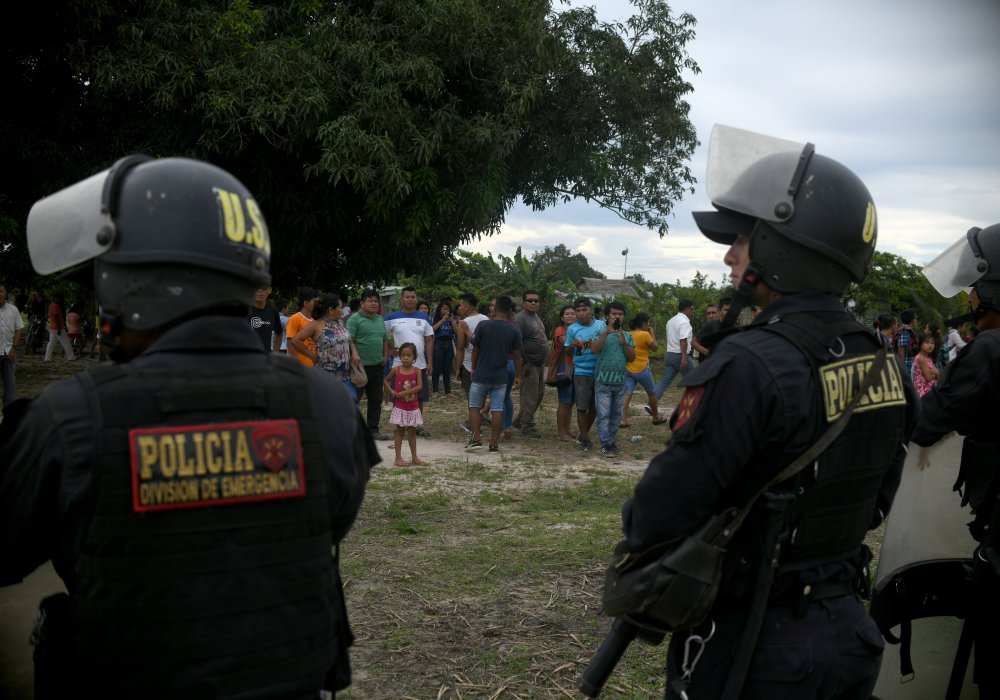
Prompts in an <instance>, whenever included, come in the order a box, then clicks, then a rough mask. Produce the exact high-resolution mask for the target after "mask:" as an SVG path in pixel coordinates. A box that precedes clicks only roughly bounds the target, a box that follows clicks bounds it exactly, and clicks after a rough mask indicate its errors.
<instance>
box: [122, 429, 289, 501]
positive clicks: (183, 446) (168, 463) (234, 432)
mask: <svg viewBox="0 0 1000 700" xmlns="http://www.w3.org/2000/svg"><path fill="white" fill-rule="evenodd" d="M129 451H130V456H131V460H130V461H131V468H132V509H133V510H135V511H136V512H145V511H156V510H177V509H180V508H197V507H203V506H213V505H228V504H231V503H248V502H253V501H266V500H270V499H275V498H294V497H298V496H304V495H305V492H306V482H305V471H304V469H303V464H302V440H301V438H300V436H299V425H298V422H297V421H295V420H267V421H240V422H234V423H211V424H203V425H171V426H163V427H158V428H136V429H134V430H130V431H129Z"/></svg>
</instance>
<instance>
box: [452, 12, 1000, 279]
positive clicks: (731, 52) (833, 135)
mask: <svg viewBox="0 0 1000 700" xmlns="http://www.w3.org/2000/svg"><path fill="white" fill-rule="evenodd" d="M574 4H581V5H582V4H588V5H590V4H593V5H594V6H596V8H597V12H598V16H599V17H600V18H601V19H603V20H621V19H625V18H627V17H628V16H629V15H631V14H633V8H632V6H631V5H630V4H629V3H628V2H626V1H625V0H597V1H596V2H592V3H591V2H585V1H583V2H581V1H578V0H574ZM669 4H670V7H671V9H672V11H673V13H674V14H675V15H677V14H680V13H681V12H689V13H691V14H693V15H694V16H695V17H696V18H697V20H698V23H697V26H696V33H697V36H696V39H695V40H694V41H693V42H692V43H691V44H689V46H688V51H689V53H690V55H691V57H692V58H693V59H694V60H695V62H696V63H698V65H699V66H700V67H701V70H702V72H701V73H700V74H699V75H695V76H689V80H690V82H691V83H692V84H693V85H694V92H693V93H691V94H689V95H688V102H689V103H690V105H691V118H692V120H693V122H694V125H695V128H696V129H697V132H698V138H699V140H700V141H701V146H700V147H699V148H698V150H696V151H695V154H694V156H693V159H692V163H691V169H692V172H693V173H694V174H695V176H696V177H697V178H698V181H699V182H698V185H697V186H696V193H695V194H694V195H691V196H689V197H687V198H686V199H685V200H684V201H683V202H680V203H679V204H678V205H677V206H676V208H675V213H674V216H673V218H672V219H671V221H670V227H671V231H670V233H669V234H668V235H667V236H666V237H664V238H662V239H661V238H659V237H658V236H657V234H656V233H655V232H653V231H650V230H648V229H646V228H644V227H640V226H635V225H631V224H627V223H625V222H623V221H622V220H621V219H620V218H618V217H617V216H616V215H614V214H612V213H610V212H607V211H604V210H602V209H600V207H598V206H597V205H594V204H586V203H583V202H574V203H571V204H565V205H557V206H555V207H552V208H550V209H548V210H546V211H544V212H532V211H531V210H530V209H528V208H526V207H524V206H523V205H517V206H515V207H514V208H513V209H512V210H511V211H510V212H508V215H507V220H506V223H505V225H504V226H503V229H502V232H501V234H500V235H498V236H492V237H490V238H487V239H484V240H482V241H479V242H477V243H474V244H470V245H469V246H463V247H465V248H466V249H468V250H474V251H477V252H481V253H487V252H491V251H492V252H493V253H498V252H499V253H503V254H506V255H511V254H513V252H514V251H515V249H516V248H517V246H518V245H520V246H522V247H523V250H524V252H525V253H531V252H532V251H534V250H540V249H542V248H544V247H545V246H547V245H548V246H554V245H556V244H559V243H563V244H565V245H566V246H568V247H569V248H570V249H571V250H572V251H573V252H582V253H584V254H585V255H586V256H587V259H588V260H589V261H590V264H591V267H594V268H595V269H597V270H600V271H601V272H603V273H604V274H606V275H607V276H608V277H616V278H621V277H622V275H623V274H624V273H625V272H626V270H625V258H624V257H623V256H622V255H621V252H622V250H623V249H624V248H626V247H627V248H628V249H629V255H628V270H627V272H628V274H629V275H631V274H633V273H636V272H638V273H641V274H642V275H643V276H644V277H645V278H646V279H649V280H652V281H654V282H674V281H675V280H677V279H680V280H681V281H682V282H684V283H687V282H688V281H689V280H690V279H691V278H692V276H693V275H694V273H695V271H701V272H702V273H704V274H707V275H708V276H709V279H711V280H712V281H721V279H722V277H723V275H724V274H725V273H726V272H727V271H728V270H727V268H726V267H725V266H723V265H722V262H721V258H722V255H723V253H724V252H725V251H724V249H723V247H722V246H718V245H716V244H713V243H711V242H710V241H708V240H707V239H705V238H704V237H702V236H701V234H700V233H699V232H698V230H697V228H696V227H695V226H694V222H693V221H692V219H691V215H690V212H691V211H697V210H701V209H708V208H710V207H711V205H710V204H709V203H708V200H707V198H706V197H705V194H704V188H703V184H702V183H703V180H704V176H705V166H706V149H707V147H708V140H709V135H710V134H711V130H712V125H713V124H715V123H722V124H728V125H730V126H736V127H740V128H743V129H748V130H750V131H757V132H761V133H764V134H769V135H771V136H777V137H780V138H785V139H788V140H791V141H798V142H805V141H810V142H812V143H814V144H815V145H816V151H817V152H818V153H821V154H823V155H826V156H829V157H832V158H834V159H836V160H839V161H840V162H842V163H843V164H844V165H846V166H847V167H849V168H851V169H852V170H854V171H855V172H856V173H857V174H858V175H859V176H860V177H861V179H862V180H864V182H865V184H867V185H868V188H869V190H870V191H871V192H872V196H873V198H874V200H875V206H876V208H877V210H878V249H879V250H885V251H889V252H892V253H895V254H897V255H900V256H902V257H904V258H906V259H907V260H909V261H911V262H913V263H916V264H923V263H925V262H927V261H929V260H930V259H932V258H933V257H934V256H935V255H936V254H937V253H939V252H940V251H941V250H943V249H944V248H945V247H947V245H948V244H949V243H950V242H951V241H953V240H954V239H956V238H958V236H960V235H962V234H964V233H965V231H966V230H967V229H968V228H969V227H971V226H988V225H990V224H994V223H997V222H1000V41H998V39H997V37H998V36H1000V1H998V0H953V1H952V2H941V0H865V1H864V2H862V1H860V0H839V1H838V2H835V3H834V2H801V3H790V2H788V1H787V0H754V1H753V2H747V1H746V0H702V1H701V2H698V0H674V1H673V2H670V3H669Z"/></svg>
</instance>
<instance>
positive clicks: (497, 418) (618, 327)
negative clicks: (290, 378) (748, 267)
mask: <svg viewBox="0 0 1000 700" xmlns="http://www.w3.org/2000/svg"><path fill="white" fill-rule="evenodd" d="M271 291H272V290H271V289H270V288H262V289H258V290H257V292H256V294H255V296H254V301H253V304H252V306H251V308H250V312H249V315H248V319H249V321H250V324H251V326H252V327H253V329H254V331H255V332H256V333H257V334H258V337H259V338H260V340H261V344H262V345H263V347H264V349H265V350H267V351H271V352H282V351H286V352H287V353H288V354H289V355H291V356H293V357H295V358H296V359H297V360H298V361H299V362H301V363H302V364H303V365H305V366H306V367H319V368H321V369H323V370H324V371H326V372H329V373H331V374H332V375H333V377H334V378H335V379H337V380H338V381H340V382H342V383H343V384H344V386H345V387H347V389H348V391H349V393H350V394H351V396H353V397H354V399H355V401H356V402H358V403H359V404H360V403H361V401H362V399H364V401H365V402H366V404H367V405H366V407H365V418H366V422H367V425H368V428H369V430H370V431H371V433H372V435H373V437H374V438H375V439H376V440H389V439H392V436H391V435H390V434H388V433H384V432H382V428H383V415H382V414H383V411H384V410H387V409H389V408H390V407H391V408H392V410H391V414H390V417H389V421H388V423H389V424H390V425H392V426H393V427H394V429H395V441H396V460H395V464H396V465H397V466H407V465H409V464H422V462H421V460H420V459H419V457H418V456H417V448H416V442H415V438H416V437H425V438H426V437H430V433H429V432H428V431H427V430H426V429H425V428H424V425H423V420H422V417H421V411H422V410H423V409H424V407H425V406H426V404H427V403H428V402H429V401H431V400H437V399H445V400H450V399H453V398H458V397H461V398H464V399H465V401H466V402H467V404H468V408H469V415H468V418H467V419H466V420H463V421H462V422H461V423H460V427H461V429H462V430H464V431H465V433H466V434H467V436H468V443H467V445H466V449H467V450H469V451H476V450H479V449H486V448H488V449H489V450H491V451H498V450H499V444H500V443H501V442H503V441H505V440H509V439H511V438H512V436H513V434H514V432H515V431H516V432H517V433H518V434H520V435H521V436H523V437H527V438H538V437H542V432H541V431H540V430H539V428H538V422H537V412H538V410H539V409H540V407H541V405H542V400H543V398H544V395H545V391H546V387H547V386H548V387H549V389H551V390H554V391H555V392H556V394H557V396H558V404H557V409H556V433H555V435H553V437H554V438H555V439H558V440H561V441H563V442H572V443H577V444H578V445H579V447H580V448H581V449H582V450H584V451H589V450H592V449H595V448H596V449H599V450H600V451H601V453H602V454H604V455H609V456H613V455H615V454H617V453H618V451H619V447H618V444H617V440H616V439H617V434H618V431H619V430H620V429H621V428H627V427H630V426H631V423H630V419H629V407H630V404H631V401H632V395H633V393H634V391H635V388H636V387H637V386H641V387H642V388H643V389H644V391H645V393H646V399H647V402H648V403H647V405H646V406H645V407H644V408H645V411H646V412H647V413H648V415H649V418H650V420H651V421H652V423H653V425H661V424H663V423H665V422H666V421H667V417H666V415H664V414H662V413H661V412H660V410H659V406H660V400H661V398H662V396H663V393H664V392H665V391H666V389H667V388H668V387H669V386H670V385H671V383H672V382H673V380H674V378H675V377H676V375H678V374H679V375H681V376H682V377H683V376H684V375H685V374H686V373H687V372H688V370H689V369H690V368H693V367H694V366H696V364H697V360H696V358H698V357H701V358H702V359H703V358H704V357H706V356H707V354H708V352H709V350H708V348H707V347H706V346H705V345H704V344H702V343H701V342H700V340H699V339H700V338H701V337H703V336H705V335H707V334H708V333H710V332H712V331H714V330H718V325H719V312H720V309H721V310H722V311H723V312H724V311H725V310H726V309H728V304H729V301H730V300H729V299H723V300H720V302H719V303H718V304H715V303H712V304H709V305H708V306H707V308H706V318H705V323H704V324H702V328H701V330H700V331H699V333H698V334H697V336H696V335H695V334H694V332H693V324H692V315H693V308H694V305H693V303H692V302H691V301H689V300H681V302H680V303H679V305H678V312H677V314H676V315H674V316H673V317H672V318H671V319H670V320H669V322H668V323H666V325H665V328H664V333H665V338H666V341H665V342H666V352H667V354H666V358H665V361H664V370H663V375H662V378H661V379H660V381H659V382H658V383H655V382H654V377H653V368H652V367H651V365H650V353H652V352H655V351H656V350H657V349H658V348H659V345H658V344H657V340H656V331H655V330H654V322H653V319H652V318H651V317H650V316H649V314H647V313H644V312H640V313H638V314H636V315H635V316H634V317H633V318H631V319H628V320H626V318H625V314H626V309H625V307H624V305H622V303H621V302H618V301H611V302H609V303H606V304H595V302H594V301H593V300H591V299H590V298H588V297H586V296H580V297H578V298H577V299H576V300H575V301H574V302H573V303H572V304H567V305H565V306H563V307H562V308H561V309H560V312H559V323H558V325H556V327H555V328H553V329H551V332H550V331H549V329H547V328H546V326H545V322H544V320H543V315H542V304H543V302H544V300H543V298H542V295H541V294H540V293H539V292H538V291H537V290H535V289H526V290H524V291H523V292H522V293H521V295H520V303H519V304H518V303H517V302H515V300H514V299H513V298H511V297H510V296H508V295H498V296H496V297H494V298H492V299H489V300H484V301H482V303H481V302H480V300H479V299H478V298H477V297H476V296H475V295H474V294H471V293H466V294H462V295H460V297H459V299H458V300H457V304H456V303H454V300H452V299H441V300H439V301H438V302H437V304H436V306H434V310H433V312H431V311H430V309H431V304H429V303H428V302H426V301H422V300H421V299H420V298H419V296H418V293H417V290H416V289H415V288H413V287H406V288H404V289H402V290H401V292H400V297H399V301H400V307H399V309H397V310H393V311H386V312H383V309H382V306H381V297H380V295H379V293H378V291H377V290H375V289H366V290H365V291H364V292H363V293H362V294H361V297H360V298H359V299H355V300H352V301H350V302H347V300H345V299H342V298H340V297H339V296H337V295H334V294H330V295H324V296H322V297H321V296H320V294H319V293H318V292H317V291H316V290H315V289H313V288H311V287H304V288H302V289H301V290H300V291H299V294H298V298H297V305H298V310H297V311H295V312H294V313H292V314H289V313H288V305H287V304H283V305H282V307H281V308H278V307H276V306H275V305H274V304H272V303H271V302H270V301H269V300H268V299H269V297H270V295H271ZM518 307H520V308H518ZM383 313H384V316H383ZM404 346H406V347H407V352H406V353H403V352H401V350H402V349H403V348H404ZM407 363H408V364H407ZM352 368H354V370H355V372H354V374H353V377H352V371H351V370H352ZM459 387H460V390H459ZM401 398H402V399H405V401H404V403H405V407H404V408H403V410H402V411H400V410H398V409H400V405H399V401H400V400H401ZM515 398H518V405H517V406H516V410H515V401H514V400H515ZM574 407H575V410H574ZM574 414H575V417H576V420H575V426H574V425H573V416H574ZM484 424H487V425H488V426H489V428H488V430H486V431H485V432H486V438H487V439H486V440H485V444H484V439H483V435H484V431H483V430H482V426H483V425H484ZM595 434H596V439H597V441H598V443H597V444H596V445H595V443H594V441H593V438H594V436H595ZM404 441H406V442H408V443H409V447H410V461H406V460H404V459H403V457H402V454H401V447H402V443H403V442H404Z"/></svg>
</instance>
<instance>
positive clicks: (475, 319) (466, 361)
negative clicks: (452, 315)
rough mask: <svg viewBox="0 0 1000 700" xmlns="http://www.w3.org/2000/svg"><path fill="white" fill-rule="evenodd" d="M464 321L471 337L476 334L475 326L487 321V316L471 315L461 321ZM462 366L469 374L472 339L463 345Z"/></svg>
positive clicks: (470, 369)
mask: <svg viewBox="0 0 1000 700" xmlns="http://www.w3.org/2000/svg"><path fill="white" fill-rule="evenodd" d="M462 320H463V321H465V325H467V326H468V327H469V333H471V334H472V335H475V334H476V326H478V325H479V324H480V323H482V322H483V321H489V320H490V318H489V316H484V315H483V314H472V315H471V316H466V317H465V318H463V319H462ZM462 366H463V367H465V369H467V370H468V371H469V372H471V371H472V339H471V338H470V339H469V342H467V343H466V344H465V352H464V353H463V354H462Z"/></svg>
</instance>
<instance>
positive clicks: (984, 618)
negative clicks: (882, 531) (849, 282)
mask: <svg viewBox="0 0 1000 700" xmlns="http://www.w3.org/2000/svg"><path fill="white" fill-rule="evenodd" d="M924 275H925V276H926V277H927V279H928V280H929V281H930V283H931V284H932V285H933V286H934V288H935V289H937V291H938V292H939V293H940V294H941V295H942V296H945V297H952V296H954V295H956V294H958V292H960V291H962V290H963V289H967V288H969V287H971V288H972V289H971V291H970V292H969V307H970V310H971V313H972V320H973V321H974V322H975V324H976V330H977V331H978V333H977V335H976V337H975V339H974V340H973V341H972V342H970V343H968V344H967V345H966V346H965V347H964V348H962V349H961V350H960V351H959V353H958V356H957V357H956V358H955V360H954V361H953V362H952V363H951V364H949V365H948V367H947V369H946V370H945V372H944V373H943V374H942V376H941V378H940V379H939V380H938V383H937V386H936V387H935V388H934V389H932V390H931V391H930V392H928V393H927V394H926V395H924V397H923V398H922V399H921V407H922V409H923V410H922V412H921V415H920V420H919V421H918V423H917V427H916V429H915V430H914V432H913V441H914V442H916V443H917V444H919V445H924V446H930V445H933V444H934V443H936V442H937V441H938V440H940V439H941V438H942V437H944V436H945V435H947V434H948V433H950V432H952V431H957V432H958V433H959V434H960V435H964V436H965V442H964V444H963V445H962V461H961V466H960V468H959V478H958V482H957V483H956V484H955V489H956V490H958V489H961V491H962V505H963V506H965V505H969V506H971V507H972V513H973V515H974V520H973V521H972V523H970V525H969V529H970V530H971V532H972V536H973V537H974V538H975V540H976V541H977V542H978V543H979V546H978V547H977V548H976V551H975V553H974V554H973V557H972V558H973V579H972V584H973V589H972V591H971V596H970V598H969V599H970V600H971V608H970V609H969V611H968V612H967V614H966V616H965V617H966V622H965V624H966V625H967V626H968V629H967V631H966V632H963V636H966V635H970V636H971V639H972V648H973V649H974V650H975V657H976V659H977V663H976V665H975V667H974V668H973V680H974V681H975V682H976V684H977V685H978V686H979V692H980V697H982V698H1000V679H998V676H997V674H996V670H995V669H993V668H990V664H991V663H993V662H995V660H996V659H998V658H1000V642H998V639H1000V637H998V632H997V631H998V630H1000V437H998V435H997V415H998V411H1000V224H994V225H992V226H988V227H986V228H984V229H979V228H972V229H971V230H969V232H968V233H967V234H966V235H965V236H963V237H961V238H960V239H959V240H958V241H956V242H955V243H954V244H952V246H951V247H949V248H948V250H946V251H945V252H943V253H942V254H941V255H939V256H938V257H937V258H935V259H934V260H933V261H931V262H930V263H928V264H927V265H926V266H925V267H924ZM930 468H934V465H933V464H931V465H930ZM938 468H941V467H940V465H938Z"/></svg>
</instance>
